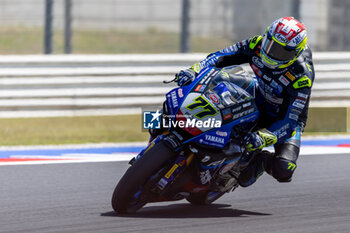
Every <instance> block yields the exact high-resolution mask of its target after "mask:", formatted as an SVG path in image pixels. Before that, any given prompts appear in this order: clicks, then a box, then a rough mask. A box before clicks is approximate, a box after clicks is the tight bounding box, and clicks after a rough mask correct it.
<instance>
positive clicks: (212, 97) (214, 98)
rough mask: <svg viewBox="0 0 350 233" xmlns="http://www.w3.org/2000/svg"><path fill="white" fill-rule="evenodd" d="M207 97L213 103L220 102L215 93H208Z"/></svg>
mask: <svg viewBox="0 0 350 233" xmlns="http://www.w3.org/2000/svg"><path fill="white" fill-rule="evenodd" d="M209 98H210V99H211V101H212V102H213V103H214V104H218V103H220V99H219V96H217V95H216V94H210V95H209Z"/></svg>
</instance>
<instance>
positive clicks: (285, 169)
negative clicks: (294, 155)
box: [272, 158, 297, 182]
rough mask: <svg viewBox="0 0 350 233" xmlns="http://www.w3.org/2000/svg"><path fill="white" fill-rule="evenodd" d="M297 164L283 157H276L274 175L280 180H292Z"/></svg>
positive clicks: (273, 168)
mask: <svg viewBox="0 0 350 233" xmlns="http://www.w3.org/2000/svg"><path fill="white" fill-rule="evenodd" d="M296 167H297V165H296V163H295V162H292V161H290V160H286V159H283V158H274V160H273V166H272V176H273V177H274V178H275V179H276V180H278V181H279V182H290V181H291V180H292V176H293V173H294V171H295V169H296Z"/></svg>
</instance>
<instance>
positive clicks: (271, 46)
mask: <svg viewBox="0 0 350 233" xmlns="http://www.w3.org/2000/svg"><path fill="white" fill-rule="evenodd" d="M262 49H263V50H264V52H265V54H266V55H267V56H269V57H270V58H272V59H274V60H278V61H290V60H293V59H294V58H295V57H296V56H297V54H298V52H297V51H296V50H295V49H288V48H286V47H284V46H283V45H281V44H279V43H277V42H276V41H274V40H272V39H269V38H266V40H265V43H264V44H263V45H262Z"/></svg>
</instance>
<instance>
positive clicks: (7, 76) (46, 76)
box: [0, 52, 350, 117]
mask: <svg viewBox="0 0 350 233" xmlns="http://www.w3.org/2000/svg"><path fill="white" fill-rule="evenodd" d="M205 56H206V55H205V54H143V55H137V54H134V55H50V56H45V55H25V56H0V84H1V89H2V90H1V92H0V117H40V116H78V115H116V114H130V113H140V112H141V108H145V107H148V108H153V109H156V108H160V106H161V103H162V102H163V101H164V99H165V96H164V95H165V94H166V93H167V92H168V91H169V90H170V89H172V88H174V87H175V84H174V83H173V84H163V83H162V81H163V80H171V79H173V77H174V74H175V73H177V72H178V71H179V70H180V69H184V68H187V67H189V66H191V65H192V64H193V63H195V62H197V61H200V60H202V59H203V58H204V57H205ZM314 62H315V70H316V80H315V83H314V86H313V92H312V98H311V103H310V106H311V107H312V108H313V107H328V108H330V107H347V106H350V53H345V52H318V53H314ZM246 68H247V70H248V71H250V68H249V67H247V66H246Z"/></svg>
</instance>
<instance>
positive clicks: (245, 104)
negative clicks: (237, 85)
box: [242, 102, 252, 108]
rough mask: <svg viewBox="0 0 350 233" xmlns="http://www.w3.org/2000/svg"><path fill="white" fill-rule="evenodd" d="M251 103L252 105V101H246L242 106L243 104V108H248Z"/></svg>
mask: <svg viewBox="0 0 350 233" xmlns="http://www.w3.org/2000/svg"><path fill="white" fill-rule="evenodd" d="M251 105H252V103H251V102H247V103H244V104H243V105H242V106H243V108H247V107H249V106H251Z"/></svg>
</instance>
